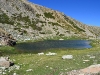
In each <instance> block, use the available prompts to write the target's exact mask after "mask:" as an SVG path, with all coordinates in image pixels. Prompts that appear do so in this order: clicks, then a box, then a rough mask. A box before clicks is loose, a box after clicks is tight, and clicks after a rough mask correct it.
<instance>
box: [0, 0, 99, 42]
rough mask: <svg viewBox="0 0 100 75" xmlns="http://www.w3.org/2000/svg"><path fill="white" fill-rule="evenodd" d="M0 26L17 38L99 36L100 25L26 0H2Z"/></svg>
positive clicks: (0, 1) (0, 3)
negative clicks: (85, 21) (94, 24)
mask: <svg viewBox="0 0 100 75" xmlns="http://www.w3.org/2000/svg"><path fill="white" fill-rule="evenodd" d="M0 28H3V30H4V31H5V32H7V33H9V34H11V35H12V36H13V37H14V38H15V39H16V40H18V41H23V40H24V41H25V40H38V39H52V38H54V37H60V38H62V37H79V38H98V37H100V27H94V26H88V25H86V24H83V23H81V22H78V21H77V20H75V19H73V18H71V17H69V16H66V15H65V14H64V13H62V12H59V11H56V10H52V9H50V8H46V7H44V6H41V5H38V4H34V3H31V2H29V1H27V0H0ZM1 32H2V31H1Z"/></svg>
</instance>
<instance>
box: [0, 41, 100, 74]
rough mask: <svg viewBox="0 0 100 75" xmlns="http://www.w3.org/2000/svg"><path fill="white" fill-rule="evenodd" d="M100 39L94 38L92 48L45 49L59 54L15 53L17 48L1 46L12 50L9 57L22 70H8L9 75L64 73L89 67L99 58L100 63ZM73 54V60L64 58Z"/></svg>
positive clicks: (99, 62) (0, 49)
mask: <svg viewBox="0 0 100 75" xmlns="http://www.w3.org/2000/svg"><path fill="white" fill-rule="evenodd" d="M99 42H100V40H92V41H91V45H92V46H93V47H92V48H87V49H81V50H77V49H50V50H46V51H44V53H45V54H46V53H48V52H55V53H57V55H55V56H46V55H41V56H39V55H38V54H37V53H36V54H35V53H33V52H30V53H19V54H18V53H17V54H15V53H13V52H16V50H15V49H14V48H13V47H0V52H2V51H3V50H4V51H3V53H4V52H5V54H6V55H8V54H7V51H9V53H10V51H11V54H9V57H10V58H11V59H15V61H14V62H15V64H17V65H20V70H13V71H11V72H8V74H7V75H13V73H14V72H16V73H17V74H18V75H60V73H64V74H65V75H66V72H68V71H71V70H77V69H82V68H85V67H88V66H90V65H92V64H93V63H94V60H97V64H100V58H99V57H100V47H99V44H100V43H99ZM69 54H71V55H73V59H71V60H63V59H62V56H63V55H69ZM88 55H90V56H95V58H94V59H91V58H90V57H89V56H88ZM83 60H89V61H88V62H84V61H83ZM28 69H32V71H30V72H27V71H26V70H28Z"/></svg>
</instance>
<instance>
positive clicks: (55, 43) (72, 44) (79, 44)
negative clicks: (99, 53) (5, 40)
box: [16, 40, 91, 51]
mask: <svg viewBox="0 0 100 75" xmlns="http://www.w3.org/2000/svg"><path fill="white" fill-rule="evenodd" d="M16 48H17V49H18V50H24V51H39V50H48V49H52V48H66V49H69V48H75V49H83V48H91V46H90V45H89V41H86V40H48V41H40V42H30V43H29V42H28V43H20V44H18V45H16Z"/></svg>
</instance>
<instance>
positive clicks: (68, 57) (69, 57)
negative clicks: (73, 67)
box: [62, 55, 73, 59]
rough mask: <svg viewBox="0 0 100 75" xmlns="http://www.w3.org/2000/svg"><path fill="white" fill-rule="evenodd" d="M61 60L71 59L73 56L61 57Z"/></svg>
mask: <svg viewBox="0 0 100 75" xmlns="http://www.w3.org/2000/svg"><path fill="white" fill-rule="evenodd" d="M62 59H73V55H63V56H62Z"/></svg>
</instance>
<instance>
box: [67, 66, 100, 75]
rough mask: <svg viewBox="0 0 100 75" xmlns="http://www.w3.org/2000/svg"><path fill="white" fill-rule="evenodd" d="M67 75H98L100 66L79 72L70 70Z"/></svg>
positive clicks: (99, 74)
mask: <svg viewBox="0 0 100 75" xmlns="http://www.w3.org/2000/svg"><path fill="white" fill-rule="evenodd" d="M67 74H68V75H100V64H95V65H91V66H89V67H87V68H84V69H80V70H72V71H70V72H68V73H67Z"/></svg>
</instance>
